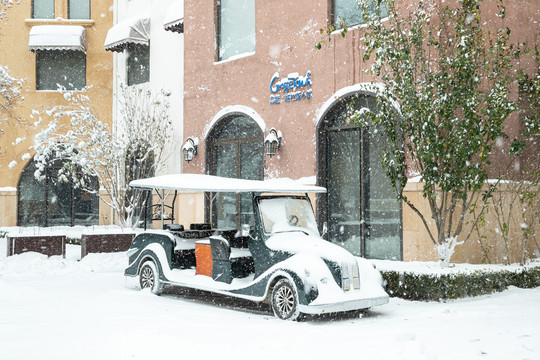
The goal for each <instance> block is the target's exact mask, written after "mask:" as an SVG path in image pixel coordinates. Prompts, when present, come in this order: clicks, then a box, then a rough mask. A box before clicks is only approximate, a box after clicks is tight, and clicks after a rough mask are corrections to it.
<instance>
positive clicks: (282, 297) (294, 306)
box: [272, 279, 300, 320]
mask: <svg viewBox="0 0 540 360" xmlns="http://www.w3.org/2000/svg"><path fill="white" fill-rule="evenodd" d="M272 310H273V311H274V315H276V316H277V317H278V318H280V319H282V320H296V319H298V316H299V315H300V310H298V293H297V292H296V288H295V286H294V285H293V284H292V283H291V282H290V281H289V280H288V279H281V280H279V281H278V282H277V283H276V285H275V286H274V289H273V290H272Z"/></svg>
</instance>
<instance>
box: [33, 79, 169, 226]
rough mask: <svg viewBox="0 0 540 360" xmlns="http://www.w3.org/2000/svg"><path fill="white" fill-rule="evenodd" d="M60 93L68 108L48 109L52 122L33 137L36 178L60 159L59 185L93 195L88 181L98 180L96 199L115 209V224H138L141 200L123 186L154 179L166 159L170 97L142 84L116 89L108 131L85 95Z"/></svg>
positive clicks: (139, 194)
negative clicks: (113, 120)
mask: <svg viewBox="0 0 540 360" xmlns="http://www.w3.org/2000/svg"><path fill="white" fill-rule="evenodd" d="M62 93H63V94H64V97H65V99H66V100H67V101H68V105H67V106H56V107H54V108H52V109H51V110H49V111H48V112H47V114H48V115H49V116H50V117H51V121H50V122H49V123H48V125H47V126H46V128H45V129H44V130H42V131H40V132H39V133H38V134H37V135H36V138H35V144H34V146H33V148H34V149H35V151H36V155H35V157H34V160H35V162H36V167H37V171H36V178H38V179H39V178H41V177H43V176H44V175H45V173H44V172H45V169H46V168H47V166H48V165H49V164H51V163H53V162H57V161H61V162H62V163H63V164H64V165H63V167H62V168H61V170H60V171H59V177H58V181H69V182H71V183H72V184H73V186H74V187H76V188H81V189H83V190H85V191H88V192H90V193H95V190H94V188H93V186H92V183H93V181H94V180H93V179H95V178H97V180H98V181H99V186H100V188H101V191H100V192H99V194H98V195H99V197H100V199H101V200H102V201H103V202H105V203H106V204H107V205H109V206H110V207H111V208H112V209H113V210H114V212H115V214H116V217H117V220H118V221H119V223H120V225H121V226H122V227H136V226H138V224H139V223H140V217H141V215H142V211H138V209H142V208H144V206H146V203H145V201H146V196H145V194H144V192H143V191H141V190H133V189H130V188H129V187H128V185H129V182H130V181H131V180H133V179H137V178H145V177H150V176H153V175H154V174H155V173H156V171H157V170H158V169H159V167H160V166H161V165H162V164H163V163H164V159H165V158H166V157H167V155H168V154H166V153H165V148H166V144H167V142H168V141H169V139H170V136H171V128H172V125H171V121H170V119H169V103H168V99H167V98H168V96H169V94H168V93H166V92H164V91H161V92H159V93H158V94H154V93H153V92H152V91H151V90H150V89H149V88H147V87H145V86H136V87H134V86H133V87H121V93H120V94H119V99H118V100H119V108H120V116H119V119H118V120H117V123H116V124H115V127H114V130H112V129H111V128H110V127H109V126H108V125H107V122H103V121H101V120H100V119H99V116H98V114H97V112H96V111H95V109H94V107H93V106H92V102H91V100H90V98H89V97H88V96H87V94H86V92H85V91H75V92H71V91H62ZM40 122H41V121H38V122H37V123H38V124H39V123H40Z"/></svg>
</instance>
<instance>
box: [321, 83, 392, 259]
mask: <svg viewBox="0 0 540 360" xmlns="http://www.w3.org/2000/svg"><path fill="white" fill-rule="evenodd" d="M362 108H368V109H370V110H371V111H375V109H376V101H375V98H374V97H373V96H371V95H368V94H363V93H356V94H353V95H349V96H347V97H343V98H341V99H340V100H339V101H338V102H337V103H335V104H334V105H333V106H332V107H331V108H330V110H329V111H328V112H327V113H326V115H325V116H324V117H323V118H322V119H321V121H320V123H319V126H318V129H317V132H318V134H317V139H318V159H317V182H318V184H320V185H322V186H325V187H326V188H327V189H328V193H327V194H326V195H324V196H320V197H319V200H318V203H317V209H318V212H317V213H318V217H319V222H320V223H321V224H322V223H324V222H326V223H327V225H328V234H327V238H328V240H329V241H331V242H333V243H336V244H338V245H340V246H342V247H344V248H346V249H347V250H349V251H350V252H351V253H353V254H354V255H357V256H364V257H367V258H374V259H393V260H401V258H402V220H401V218H402V216H401V203H400V202H398V201H397V200H396V197H395V192H394V190H393V189H392V186H391V184H390V182H389V180H388V179H387V178H386V175H385V172H384V169H383V168H382V166H381V152H380V150H378V145H379V144H381V143H383V141H384V136H383V134H380V133H376V134H373V135H370V132H369V131H368V130H367V129H363V128H361V127H359V126H358V125H356V124H354V123H351V121H350V114H351V113H352V112H353V111H358V110H360V109H362Z"/></svg>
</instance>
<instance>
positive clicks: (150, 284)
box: [139, 260, 163, 295]
mask: <svg viewBox="0 0 540 360" xmlns="http://www.w3.org/2000/svg"><path fill="white" fill-rule="evenodd" d="M139 285H140V286H141V289H142V290H144V289H150V291H151V292H152V293H154V294H156V295H160V294H161V292H162V291H163V284H162V283H161V281H160V280H159V272H158V270H157V268H156V264H154V262H153V261H150V260H149V261H147V262H145V263H144V264H143V266H142V267H141V271H140V272H139Z"/></svg>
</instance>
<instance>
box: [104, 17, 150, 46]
mask: <svg viewBox="0 0 540 360" xmlns="http://www.w3.org/2000/svg"><path fill="white" fill-rule="evenodd" d="M149 42H150V17H148V16H140V17H133V18H129V19H126V20H124V21H121V22H119V23H118V24H116V25H114V26H113V27H112V28H110V29H109V31H108V32H107V38H106V39H105V50H109V51H118V52H120V51H123V50H124V48H125V47H126V46H127V45H128V44H141V45H148V44H149Z"/></svg>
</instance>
